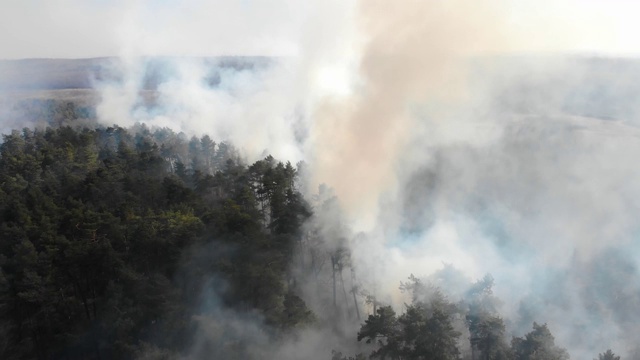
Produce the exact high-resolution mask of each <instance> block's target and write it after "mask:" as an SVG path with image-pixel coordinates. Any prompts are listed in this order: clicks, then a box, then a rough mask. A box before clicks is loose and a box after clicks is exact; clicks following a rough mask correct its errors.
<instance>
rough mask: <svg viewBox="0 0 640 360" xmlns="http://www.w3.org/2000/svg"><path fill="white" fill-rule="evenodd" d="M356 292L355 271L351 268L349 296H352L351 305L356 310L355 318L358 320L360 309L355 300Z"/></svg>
mask: <svg viewBox="0 0 640 360" xmlns="http://www.w3.org/2000/svg"><path fill="white" fill-rule="evenodd" d="M357 291H358V286H357V285H356V271H355V270H354V269H353V267H352V268H351V294H352V295H353V305H355V308H356V318H358V320H360V308H359V307H358V299H357V298H356V292H357Z"/></svg>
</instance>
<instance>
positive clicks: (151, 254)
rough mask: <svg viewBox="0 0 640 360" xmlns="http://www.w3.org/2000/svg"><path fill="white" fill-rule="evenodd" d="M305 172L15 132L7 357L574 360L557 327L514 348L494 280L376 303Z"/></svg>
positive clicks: (408, 288) (147, 136) (137, 141)
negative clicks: (304, 349)
mask: <svg viewBox="0 0 640 360" xmlns="http://www.w3.org/2000/svg"><path fill="white" fill-rule="evenodd" d="M304 171H305V164H304V163H299V164H296V165H293V164H291V163H289V162H287V163H283V162H279V161H278V160H276V159H274V158H273V157H271V156H265V157H264V158H263V159H262V160H259V161H256V162H254V163H252V164H248V163H246V161H245V160H243V159H242V157H241V156H240V155H239V152H238V151H237V150H236V149H235V148H234V147H233V145H232V144H229V143H225V142H215V141H214V140H212V139H211V138H210V137H209V136H206V135H205V136H202V137H199V138H198V137H195V136H194V137H191V138H189V137H187V136H186V135H185V134H183V133H175V132H173V131H172V130H170V129H167V128H157V129H150V128H148V127H147V126H145V125H137V126H135V127H133V128H130V129H125V128H122V127H119V126H113V127H103V126H95V127H92V128H91V127H85V126H82V127H81V126H75V127H74V126H69V125H61V126H53V127H38V128H33V129H30V128H24V129H23V130H22V131H17V130H14V131H13V132H11V133H10V134H7V135H4V136H3V140H2V144H1V146H0V239H1V241H0V319H1V321H0V341H1V343H0V357H2V358H3V359H212V358H215V359H252V358H255V359H264V358H274V359H275V358H300V357H297V356H296V355H295V354H293V355H291V354H289V355H286V356H285V355H282V354H283V353H282V352H281V351H280V350H279V349H280V348H281V346H282V345H281V344H286V343H292V342H293V343H295V342H301V341H304V338H303V337H302V336H303V335H301V334H305V333H309V332H317V333H319V334H326V333H332V334H334V335H335V336H336V337H338V338H342V339H344V340H343V341H341V343H335V344H328V345H327V346H328V347H325V351H326V353H325V354H320V355H319V358H326V359H330V358H331V359H332V360H343V359H345V360H346V359H365V358H371V359H383V360H384V359H472V360H476V359H482V360H485V359H486V360H489V359H513V360H533V359H540V360H542V359H545V360H565V359H569V355H568V353H567V351H566V350H565V349H563V348H562V346H561V345H559V344H556V343H555V340H554V336H553V335H552V333H551V330H550V329H549V327H548V326H547V324H540V323H537V322H533V324H532V328H531V330H530V332H528V333H526V334H524V335H523V336H522V337H513V336H512V337H509V336H508V334H507V332H506V331H505V322H506V321H508V319H504V318H503V317H501V315H500V313H499V304H500V300H499V299H497V298H496V297H495V296H494V295H493V292H492V287H493V278H492V277H491V276H490V275H487V276H485V277H484V278H483V279H480V280H478V281H476V282H475V283H473V284H471V286H469V287H468V288H467V289H466V290H465V292H464V293H463V294H462V296H458V297H457V298H456V297H453V296H450V295H449V294H447V293H446V291H445V290H443V289H442V288H440V287H439V286H438V285H437V284H438V282H437V281H432V280H433V279H420V278H418V277H416V276H413V275H410V274H407V276H408V281H407V282H406V283H401V284H398V285H399V291H401V292H402V293H403V294H405V295H406V297H407V299H409V301H407V303H405V305H404V307H402V308H395V309H394V308H393V307H392V306H390V304H386V303H384V301H380V300H378V299H376V297H375V293H373V292H371V289H367V288H366V284H361V283H359V282H358V280H357V276H356V275H357V273H356V271H355V270H356V269H355V268H353V267H352V266H351V262H350V253H349V249H348V246H347V239H346V237H347V236H349V235H348V231H346V230H344V227H345V225H344V224H342V223H341V219H340V216H341V215H340V209H339V206H338V205H337V200H336V198H335V197H334V196H333V195H332V193H331V190H330V189H328V188H327V187H325V186H321V187H320V189H319V191H318V193H317V195H316V196H314V197H313V198H311V199H305V197H303V195H302V192H301V189H302V187H303V186H305V184H304V181H303V179H302V176H301V174H304ZM442 271H443V272H446V271H451V269H446V268H445V269H443V270H442ZM345 275H346V276H345ZM441 275H442V274H441ZM345 278H346V280H345ZM442 278H444V279H446V278H447V277H446V276H443V277H442ZM239 324H242V326H240V325H239ZM247 324H251V326H252V328H251V329H248V325H247ZM349 324H351V325H353V324H355V327H354V326H349ZM594 356H597V358H598V359H599V360H616V359H618V360H619V359H620V357H618V356H616V355H615V354H614V353H613V352H612V351H611V350H607V351H604V352H603V353H601V354H594Z"/></svg>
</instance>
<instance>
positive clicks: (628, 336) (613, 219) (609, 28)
mask: <svg viewBox="0 0 640 360" xmlns="http://www.w3.org/2000/svg"><path fill="white" fill-rule="evenodd" d="M23 3H26V4H27V5H20V4H23ZM607 4H608V5H606V6H605V5H602V4H600V3H598V2H596V1H578V0H566V1H551V0H547V1H536V2H522V1H508V0H491V1H472V0H450V1H444V0H433V1H418V0H406V1H390V0H372V1H364V0H363V1H337V0H330V1H304V2H300V1H293V0H277V1H262V0H259V1H209V2H207V1H200V0H193V1H187V2H180V4H178V3H177V2H174V1H135V2H131V3H130V2H119V1H116V2H113V3H112V4H110V5H106V4H102V3H101V5H99V6H98V5H95V6H96V7H91V6H89V5H82V6H80V5H79V2H77V1H72V0H65V1H61V0H60V1H53V2H48V3H47V5H46V6H47V9H49V8H50V7H51V8H56V10H55V11H56V12H55V14H57V15H58V19H59V20H60V22H61V23H64V24H74V22H73V21H72V20H71V19H72V18H77V19H78V20H77V22H75V25H76V26H75V27H73V29H69V27H70V25H68V26H67V25H65V26H64V27H63V28H61V29H58V31H57V32H52V33H51V34H50V35H48V34H45V33H42V32H41V31H37V30H38V29H39V28H45V29H46V28H47V26H42V27H38V26H36V24H39V23H42V24H49V23H50V22H51V19H43V18H42V15H37V16H35V17H29V19H31V20H30V21H28V22H25V23H24V24H17V23H16V19H17V18H19V16H11V15H9V16H7V15H6V14H13V15H16V14H23V17H26V15H24V14H27V13H31V12H34V13H37V14H43V13H45V12H43V11H35V8H33V7H34V6H35V5H36V4H35V3H32V2H28V1H26V2H10V3H9V5H10V6H11V8H12V9H14V10H13V11H7V12H3V11H0V20H1V21H0V26H4V27H5V29H9V30H11V29H17V28H18V27H19V26H20V25H22V26H26V27H27V28H28V29H30V31H27V32H25V33H24V34H25V35H24V36H23V39H24V40H25V41H24V42H23V44H21V45H17V44H16V41H18V40H17V39H18V38H15V37H11V36H7V35H6V34H10V33H11V31H4V32H0V33H2V34H1V35H0V48H2V49H16V50H14V52H12V53H7V54H3V55H1V56H5V57H11V58H16V57H25V56H97V55H111V54H117V55H119V56H120V58H119V60H117V61H114V62H113V63H112V64H111V65H110V66H111V67H112V68H113V69H114V70H113V72H114V73H119V74H121V76H120V78H116V79H111V78H108V79H105V78H96V79H95V83H94V87H95V88H96V89H97V90H98V91H99V92H100V95H101V102H100V104H99V106H98V108H97V116H98V118H99V121H101V122H102V123H103V124H106V125H111V124H113V123H117V124H120V125H124V126H129V125H133V124H135V123H137V122H145V123H147V124H150V125H152V126H161V127H162V126H167V127H171V128H173V129H175V130H177V131H183V132H185V133H187V134H204V133H206V134H209V135H210V136H211V137H212V138H215V139H220V140H229V141H231V142H232V143H233V144H234V145H235V146H237V147H238V148H240V149H242V151H243V154H244V156H245V157H246V158H247V159H248V160H249V161H251V160H255V159H258V158H260V157H262V156H264V155H266V154H267V153H270V154H273V155H274V156H275V157H276V158H278V159H283V160H291V161H293V162H295V161H299V160H304V161H306V163H307V167H308V174H307V175H308V176H307V178H306V179H305V181H306V182H308V186H307V188H308V189H311V190H310V191H309V193H310V194H308V195H311V193H314V192H315V189H316V188H317V187H318V186H319V185H320V184H326V185H327V186H328V187H330V188H332V189H333V190H332V191H333V193H335V195H336V196H337V199H338V200H337V201H338V202H339V204H340V206H341V210H339V209H337V208H336V207H337V205H336V204H334V203H332V205H331V206H332V207H328V208H327V209H325V210H322V209H320V204H318V207H317V208H316V210H317V211H316V219H314V221H315V223H314V224H313V225H318V226H320V227H321V229H322V230H324V231H320V232H319V233H320V234H323V236H324V237H328V238H329V239H325V240H324V241H320V242H318V243H314V246H317V247H319V249H320V250H321V251H320V252H319V253H323V254H324V253H327V252H332V251H336V249H338V248H339V247H340V246H341V245H342V243H341V242H340V241H338V239H336V238H338V237H344V238H345V239H346V240H345V242H344V243H345V244H347V245H348V247H349V248H350V254H351V258H350V261H351V265H352V266H353V268H354V269H355V274H356V275H357V279H358V280H357V281H356V280H353V284H351V283H350V285H354V284H356V283H358V284H361V286H362V287H363V288H367V289H366V291H368V293H372V294H374V295H375V296H376V298H377V301H379V302H386V303H393V304H394V305H396V306H401V304H402V303H403V301H404V298H403V294H401V293H400V292H399V291H398V285H399V283H400V281H402V280H404V279H405V278H406V277H407V276H409V274H412V273H413V274H416V275H418V276H422V277H428V276H429V275H430V274H433V273H434V272H437V271H438V270H439V269H441V268H442V266H443V263H444V264H449V265H450V266H452V267H454V268H456V269H458V271H460V273H461V274H462V275H461V276H462V277H465V278H466V279H467V280H468V281H469V282H471V281H473V280H474V279H478V278H481V277H482V276H484V274H486V273H491V274H492V276H493V277H494V278H495V293H496V295H497V296H498V297H499V298H501V299H502V300H503V306H502V308H501V309H500V310H501V313H502V314H503V315H504V316H505V318H506V319H508V320H509V322H508V324H507V325H508V330H509V332H510V333H511V334H514V335H518V336H520V335H522V334H523V333H524V332H525V331H526V329H528V328H530V326H531V323H532V321H537V322H539V323H542V322H548V323H549V324H550V327H551V330H552V331H553V332H554V334H555V335H556V337H557V342H558V344H560V345H562V346H566V347H568V348H569V350H570V352H571V354H572V356H573V357H574V358H589V356H591V357H593V356H594V355H595V354H597V353H599V352H602V351H603V350H604V349H607V348H609V347H612V348H614V350H615V351H616V352H618V351H619V352H631V351H632V350H633V349H632V347H633V346H634V344H635V339H634V337H633V334H635V333H637V331H638V328H637V324H639V323H640V318H638V316H637V315H635V314H637V311H636V310H637V305H638V301H639V300H638V299H640V285H638V284H640V282H639V281H640V276H639V275H640V274H639V272H638V266H639V265H640V264H639V263H638V254H640V252H639V251H640V249H638V248H637V245H635V243H636V241H637V239H636V238H637V234H638V230H639V229H638V225H637V219H636V217H637V216H636V214H637V212H638V208H640V203H639V201H638V200H637V199H640V196H639V195H640V186H639V185H638V184H640V181H639V180H640V172H639V171H638V170H637V166H636V159H637V158H638V155H639V154H640V132H639V131H638V128H637V126H638V114H640V111H639V110H640V108H639V107H638V105H637V104H636V99H637V95H638V94H640V87H638V86H637V85H636V84H635V83H636V81H635V79H637V78H638V76H639V75H640V65H639V63H637V62H636V61H635V60H628V59H626V60H625V59H615V60H613V59H605V58H581V57H577V56H568V55H566V53H575V52H581V53H587V54H590V55H593V54H596V55H602V54H606V55H608V56H612V55H620V54H630V53H637V52H638V48H637V44H636V39H634V38H633V36H632V35H631V34H637V33H638V31H637V30H634V29H637V28H636V26H637V25H632V24H635V23H637V22H636V21H634V19H631V17H632V15H629V14H637V5H634V4H629V3H628V2H624V1H622V0H617V1H613V2H607ZM76 5H78V7H74V6H76ZM64 9H80V10H77V11H75V12H74V11H65V10H64ZM99 10H100V11H99ZM103 10H104V11H103ZM634 10H636V11H634ZM52 11H53V10H52ZM77 12H80V13H81V15H78V13H77ZM2 14H5V15H2ZM100 14H102V15H100ZM89 24H91V26H90V25H89ZM91 27H95V29H94V30H95V31H93V32H91V31H89V30H90V29H91ZM80 30H84V31H80ZM75 33H82V34H85V35H84V37H90V39H88V40H87V39H84V40H83V37H81V36H76V35H74V34H75ZM88 34H93V35H88ZM38 38H45V39H48V42H47V41H45V42H46V43H47V44H64V46H61V47H60V48H56V49H50V48H49V47H48V46H49V45H48V46H47V47H44V48H38V47H34V46H32V45H30V44H33V43H40V41H36V39H38ZM61 38H62V39H74V40H75V41H61V40H60V39H61ZM67 44H68V45H67ZM77 44H87V46H78V45H77ZM89 45H90V46H89ZM69 46H71V47H69ZM79 48H81V49H85V50H83V52H82V53H78V52H77V51H79V50H77V49H79ZM47 49H48V50H47ZM43 51H45V52H43ZM46 51H48V52H46ZM43 54H46V55H43ZM212 55H213V56H219V55H243V56H248V57H245V58H217V60H212V59H211V58H206V56H212ZM255 55H260V56H268V58H260V57H251V56H255ZM145 56H150V57H145ZM151 56H155V57H151ZM158 56H160V57H159V58H158ZM199 56H202V57H199ZM334 206H335V207H334ZM340 211H343V212H340ZM336 214H344V216H338V218H339V219H336ZM340 218H341V219H342V221H344V222H345V223H346V224H336V222H340ZM338 225H339V226H338ZM338 228H340V229H342V228H349V229H351V231H348V230H345V231H344V232H343V233H342V234H335V231H334V230H336V229H338ZM352 234H359V235H357V236H353V235H352ZM323 251H324V252H323ZM327 267H328V265H326V266H325V267H324V268H320V269H319V270H318V273H317V274H320V275H323V276H330V275H328V274H329V270H327ZM292 271H294V272H295V271H297V270H296V269H294V270H292ZM443 286H446V284H443ZM343 287H344V282H343ZM306 289H307V293H306V294H305V295H306V299H305V300H306V301H307V302H308V303H309V304H310V306H311V307H312V308H314V309H315V310H316V312H317V313H320V314H322V313H326V310H327V308H328V306H327V303H328V302H329V303H330V302H331V299H330V296H327V297H326V298H325V297H321V298H318V297H317V293H316V292H315V291H314V290H313V289H312V287H308V288H306ZM452 293H453V294H456V292H455V291H453V292H452ZM345 294H346V291H345ZM215 296H216V295H215V294H213V295H211V296H210V298H215ZM345 297H346V296H345ZM360 301H361V305H362V306H363V308H364V309H366V310H367V311H370V310H371V309H370V308H365V307H364V304H362V299H360ZM210 307H211V309H209V310H208V312H207V314H209V315H207V314H205V315H203V316H202V317H201V321H200V322H199V324H200V326H201V329H202V331H201V333H202V338H201V339H198V340H199V341H201V342H200V343H198V344H199V345H197V346H195V347H194V350H193V351H194V353H193V357H195V358H197V357H198V356H200V353H199V352H198V351H202V353H203V354H204V353H206V352H207V351H208V350H206V349H207V346H209V345H207V344H209V343H208V341H210V339H218V338H220V336H218V335H219V334H220V329H221V328H225V329H226V328H229V329H234V330H233V331H235V333H234V334H236V335H237V336H238V337H240V338H242V340H243V341H244V340H246V341H247V342H250V341H253V343H255V344H256V346H257V348H259V349H260V350H259V351H261V352H262V353H269V354H278V355H277V356H276V355H274V358H277V357H280V358H295V357H296V356H297V357H298V358H313V356H317V358H327V357H328V354H325V353H321V352H320V351H319V350H318V349H324V350H326V349H330V348H331V347H333V346H334V344H339V343H341V337H340V336H338V335H336V334H339V333H340V332H339V331H338V332H333V331H332V330H334V329H329V330H326V331H325V330H323V331H320V330H318V329H310V330H307V331H306V332H305V333H304V334H301V335H300V337H299V338H298V339H297V340H291V341H289V340H287V341H284V345H282V344H281V345H282V346H280V347H276V348H273V347H272V344H267V343H268V342H269V340H268V339H269V338H268V336H266V335H265V334H264V331H265V330H264V327H263V325H261V320H260V319H259V318H255V317H252V316H248V315H246V314H237V313H233V312H229V311H227V310H225V309H223V308H221V307H220V306H219V305H216V304H213V305H210ZM361 310H362V309H361ZM363 312H364V311H363ZM215 319H217V320H215ZM216 321H217V322H216ZM347 328H348V329H349V331H351V330H352V329H353V328H356V329H357V323H356V324H355V325H354V324H349V325H348V326H347ZM345 331H346V330H345ZM352 333H353V332H352ZM216 334H218V335H216ZM207 339H209V340H207ZM349 340H353V339H349ZM342 345H344V343H342V344H341V345H340V346H342ZM344 346H345V347H346V345H344ZM203 349H204V350H203ZM256 351H257V350H256ZM295 354H297V355H295ZM301 354H304V356H302V355H301Z"/></svg>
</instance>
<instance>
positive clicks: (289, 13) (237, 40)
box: [0, 0, 640, 59]
mask: <svg viewBox="0 0 640 360" xmlns="http://www.w3.org/2000/svg"><path fill="white" fill-rule="evenodd" d="M402 1H405V0H402ZM406 1H415V0H406ZM425 1H429V0H425ZM432 1H440V0H432ZM487 1H494V2H496V3H497V5H496V6H498V7H500V8H501V11H502V12H501V13H500V14H502V15H500V16H504V17H505V19H501V20H502V21H505V20H506V23H507V24H509V25H508V27H507V28H506V29H505V32H507V34H505V35H507V36H511V35H515V36H518V38H522V39H526V40H523V41H520V45H518V46H517V48H515V49H512V50H515V51H554V52H559V51H560V52H564V51H579V52H590V53H593V52H595V53H608V54H627V55H628V54H637V53H640V42H638V41H637V39H636V37H637V34H640V22H638V21H636V19H635V17H636V16H637V14H638V13H640V12H639V11H640V4H639V3H638V2H637V1H632V0H537V1H531V0H487ZM316 3H319V2H318V1H314V0H208V1H207V0H185V1H176V0H133V1H131V0H127V1H125V0H2V1H0V58H5V59H7V58H9V59H11V58H31V57H52V58H56V57H67V58H77V57H95V56H107V55H131V54H136V55H137V54H149V55H153V54H170V55H222V54H223V55H292V54H297V53H298V52H299V51H300V47H302V46H304V45H302V41H304V39H305V37H304V36H301V34H304V33H305V32H306V30H305V27H308V26H309V25H308V24H309V23H310V22H311V23H312V22H313V19H314V17H315V15H316V11H317V7H316V6H315V5H317V4H316ZM320 3H321V2H320ZM343 3H344V6H345V7H349V6H351V5H352V3H353V0H345V1H344V2H343ZM314 4H315V5H314ZM389 11H393V9H390V10H389ZM322 25H323V26H331V24H330V23H327V22H326V21H324V22H322ZM317 30H322V29H315V31H317Z"/></svg>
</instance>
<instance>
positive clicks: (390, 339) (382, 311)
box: [358, 293, 461, 360]
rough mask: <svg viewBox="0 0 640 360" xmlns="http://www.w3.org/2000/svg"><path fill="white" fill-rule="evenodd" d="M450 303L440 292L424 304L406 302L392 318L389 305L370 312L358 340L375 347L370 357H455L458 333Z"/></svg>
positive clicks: (442, 359) (442, 358)
mask: <svg viewBox="0 0 640 360" xmlns="http://www.w3.org/2000/svg"><path fill="white" fill-rule="evenodd" d="M452 309H454V307H453V305H452V304H451V303H449V302H448V301H447V300H446V298H444V296H442V295H441V294H440V293H435V294H434V295H433V296H432V297H431V299H430V300H429V302H428V303H424V302H416V303H414V304H411V305H408V306H407V310H406V312H405V313H404V314H402V315H400V316H399V317H396V313H395V312H394V311H393V309H391V307H389V306H384V307H381V308H379V309H378V310H377V313H376V314H375V315H370V316H369V318H368V319H367V320H366V321H365V324H364V325H363V326H362V328H361V329H360V332H358V340H359V341H360V340H362V339H366V342H367V343H375V344H377V346H378V348H377V349H376V350H374V351H373V352H372V353H371V358H380V359H382V360H384V359H436V360H449V359H457V358H458V355H459V350H458V346H457V342H458V338H459V337H460V335H461V334H460V332H458V331H456V330H455V329H454V327H453V323H452V320H453V316H454V314H453V313H452Z"/></svg>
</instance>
